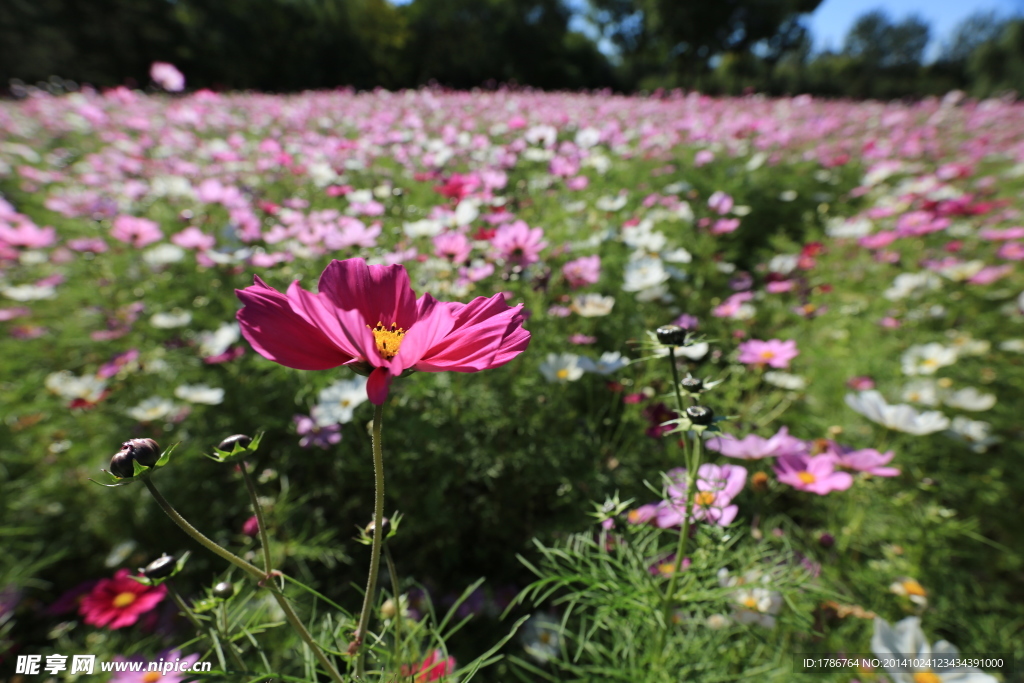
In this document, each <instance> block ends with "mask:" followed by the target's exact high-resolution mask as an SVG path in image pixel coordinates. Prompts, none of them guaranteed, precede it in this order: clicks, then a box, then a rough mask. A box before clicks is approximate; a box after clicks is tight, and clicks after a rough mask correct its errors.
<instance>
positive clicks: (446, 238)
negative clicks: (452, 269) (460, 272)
mask: <svg viewBox="0 0 1024 683" xmlns="http://www.w3.org/2000/svg"><path fill="white" fill-rule="evenodd" d="M472 251H473V244H472V243H471V242H470V241H469V238H467V237H466V236H465V235H463V234H462V233H461V232H444V233H441V234H440V235H437V236H436V237H434V254H435V255H436V256H439V257H440V258H446V259H448V260H450V261H451V262H452V263H464V262H466V261H467V260H468V259H469V255H470V253H471V252H472Z"/></svg>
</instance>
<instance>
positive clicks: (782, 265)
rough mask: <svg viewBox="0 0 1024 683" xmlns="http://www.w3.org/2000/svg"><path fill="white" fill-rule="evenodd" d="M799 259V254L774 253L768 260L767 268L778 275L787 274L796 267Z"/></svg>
mask: <svg viewBox="0 0 1024 683" xmlns="http://www.w3.org/2000/svg"><path fill="white" fill-rule="evenodd" d="M799 261H800V256H799V254H776V255H775V256H773V257H772V260H771V261H769V262H768V270H770V271H771V272H773V273H778V274H779V275H789V274H790V273H792V272H793V271H794V270H795V269H796V266H797V263H798V262H799Z"/></svg>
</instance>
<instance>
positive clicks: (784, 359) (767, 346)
mask: <svg viewBox="0 0 1024 683" xmlns="http://www.w3.org/2000/svg"><path fill="white" fill-rule="evenodd" d="M798 355H800V352H799V351H797V350H796V342H795V341H793V340H792V339H789V340H787V341H782V340H781V339H769V340H768V341H762V340H760V339H751V340H750V341H747V342H743V343H742V344H740V358H739V360H740V362H741V363H745V364H747V365H770V366H772V367H773V368H780V369H785V368H788V367H789V361H791V360H793V359H794V358H796V357H797V356H798Z"/></svg>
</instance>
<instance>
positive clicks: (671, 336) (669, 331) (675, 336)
mask: <svg viewBox="0 0 1024 683" xmlns="http://www.w3.org/2000/svg"><path fill="white" fill-rule="evenodd" d="M654 334H655V335H657V337H658V341H660V342H661V343H662V344H665V345H666V346H682V345H683V344H685V343H686V330H684V329H683V328H681V327H679V325H662V326H661V327H659V328H658V329H657V330H655V331H654Z"/></svg>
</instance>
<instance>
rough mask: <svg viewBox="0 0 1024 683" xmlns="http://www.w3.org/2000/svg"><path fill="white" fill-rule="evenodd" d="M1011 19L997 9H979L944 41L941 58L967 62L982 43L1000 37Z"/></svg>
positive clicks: (955, 61) (960, 62)
mask: <svg viewBox="0 0 1024 683" xmlns="http://www.w3.org/2000/svg"><path fill="white" fill-rule="evenodd" d="M1007 23H1009V20H1007V19H1004V18H1002V17H1000V16H999V14H998V13H997V12H995V11H989V12H985V11H979V12H975V13H974V14H972V15H970V16H968V17H967V18H966V19H964V20H963V21H961V22H960V23H959V24H957V25H956V28H954V29H953V31H952V33H951V34H950V35H949V37H948V38H947V39H946V40H945V41H943V43H942V48H941V51H940V54H939V60H940V61H944V62H953V63H957V64H966V63H967V60H968V59H970V57H971V55H972V54H973V53H974V51H975V50H977V49H978V48H979V47H980V46H981V45H982V44H984V43H988V42H991V41H994V40H996V39H998V38H999V36H1000V34H1002V32H1003V30H1004V29H1005V28H1006V25H1007Z"/></svg>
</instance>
